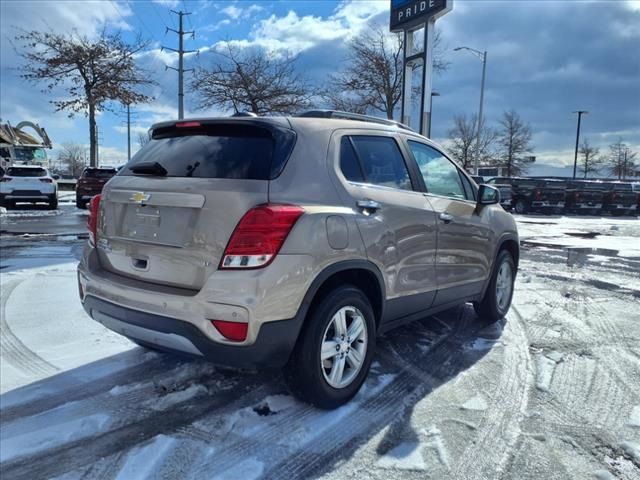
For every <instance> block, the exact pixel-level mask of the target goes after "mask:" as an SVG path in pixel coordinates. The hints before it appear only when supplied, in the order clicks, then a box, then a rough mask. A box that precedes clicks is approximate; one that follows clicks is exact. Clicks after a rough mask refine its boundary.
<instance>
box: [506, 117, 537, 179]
mask: <svg viewBox="0 0 640 480" xmlns="http://www.w3.org/2000/svg"><path fill="white" fill-rule="evenodd" d="M499 123H500V128H499V130H498V144H499V145H500V151H499V154H500V163H501V164H502V166H504V167H506V168H507V176H509V177H510V176H512V175H520V174H522V173H524V172H526V170H527V168H528V164H527V162H526V159H525V158H524V154H526V153H530V152H532V151H533V147H532V145H531V127H530V126H529V124H528V123H525V122H524V121H523V120H522V119H521V118H520V115H518V114H517V113H516V112H515V111H514V110H510V111H508V112H504V113H503V114H502V119H501V120H500V122H499Z"/></svg>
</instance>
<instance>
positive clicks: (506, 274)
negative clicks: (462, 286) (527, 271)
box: [473, 250, 516, 321]
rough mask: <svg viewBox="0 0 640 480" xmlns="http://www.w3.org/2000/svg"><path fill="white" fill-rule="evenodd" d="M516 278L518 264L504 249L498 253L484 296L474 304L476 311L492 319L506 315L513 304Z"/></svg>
mask: <svg viewBox="0 0 640 480" xmlns="http://www.w3.org/2000/svg"><path fill="white" fill-rule="evenodd" d="M515 280H516V265H515V262H514V261H513V257H512V256H511V253H509V252H508V251H507V250H502V251H501V252H500V253H499V254H498V258H497V260H496V264H495V266H494V268H493V273H492V274H491V280H490V281H489V286H488V287H487V290H486V291H485V293H484V297H483V298H482V300H480V301H479V302H476V303H474V304H473V307H474V309H475V311H476V313H477V314H478V315H479V316H480V317H482V318H485V319H487V320H491V321H495V320H499V319H500V318H502V317H504V316H505V315H506V314H507V312H508V311H509V307H510V306H511V299H512V298H513V285H514V283H515Z"/></svg>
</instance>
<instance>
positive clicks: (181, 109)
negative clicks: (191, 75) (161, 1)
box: [160, 10, 195, 120]
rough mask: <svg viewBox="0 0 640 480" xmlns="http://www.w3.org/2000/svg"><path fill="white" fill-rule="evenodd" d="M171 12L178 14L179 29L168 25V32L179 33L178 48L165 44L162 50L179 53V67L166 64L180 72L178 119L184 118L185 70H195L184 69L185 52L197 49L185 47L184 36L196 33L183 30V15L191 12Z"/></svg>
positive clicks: (192, 35) (167, 67) (190, 69)
mask: <svg viewBox="0 0 640 480" xmlns="http://www.w3.org/2000/svg"><path fill="white" fill-rule="evenodd" d="M171 12H172V13H175V14H176V15H178V30H174V29H173V28H169V27H167V32H168V31H171V32H174V33H177V34H178V49H177V50H176V49H175V48H170V47H164V46H163V47H162V48H161V49H160V50H161V51H162V50H170V51H172V52H176V53H177V54H178V68H175V67H170V66H168V65H165V67H164V68H165V70H167V69H171V70H175V71H176V72H178V119H179V120H182V119H183V118H184V72H190V71H192V70H193V69H192V68H189V69H187V70H185V69H184V54H185V53H194V52H195V50H185V49H184V36H185V35H188V34H191V38H193V37H194V35H195V31H194V30H191V31H188V32H185V31H184V30H183V24H182V17H184V16H185V15H191V12H183V11H182V10H180V11H179V12H176V11H175V10H171Z"/></svg>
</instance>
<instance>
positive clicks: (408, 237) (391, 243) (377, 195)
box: [340, 134, 437, 320]
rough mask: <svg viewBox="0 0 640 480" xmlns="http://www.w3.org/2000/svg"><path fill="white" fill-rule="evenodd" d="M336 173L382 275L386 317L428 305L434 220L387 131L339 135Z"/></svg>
mask: <svg viewBox="0 0 640 480" xmlns="http://www.w3.org/2000/svg"><path fill="white" fill-rule="evenodd" d="M340 171H341V173H342V175H343V176H344V178H345V180H346V182H344V185H345V187H346V190H347V192H348V195H347V197H346V201H347V202H348V203H350V204H351V205H350V206H352V208H355V209H356V211H357V212H358V213H359V214H358V217H357V224H358V228H359V230H360V233H361V236H362V239H363V241H364V244H365V249H366V253H367V257H368V258H369V259H370V260H371V261H372V262H374V263H375V264H376V265H377V266H378V267H379V269H380V271H381V272H382V273H383V275H384V276H385V284H386V287H387V292H386V293H387V300H388V301H387V305H386V307H385V320H395V319H398V318H402V317H404V316H407V315H410V314H413V313H417V312H419V311H422V310H425V309H427V308H429V307H430V306H431V304H432V301H433V298H434V297H435V293H436V288H437V284H436V275H435V253H436V248H435V247H436V219H435V214H434V212H433V211H431V208H430V206H429V204H428V202H427V201H426V198H425V197H424V195H423V193H421V192H420V191H416V189H415V188H414V184H415V182H416V181H417V176H416V175H417V174H416V172H415V171H414V172H412V174H410V173H409V169H408V168H407V164H406V161H405V158H404V157H403V154H402V151H401V149H400V147H399V145H398V143H397V141H396V139H395V138H394V137H393V136H391V135H383V134H380V135H371V134H366V135H365V134H349V135H343V136H342V137H341V139H340Z"/></svg>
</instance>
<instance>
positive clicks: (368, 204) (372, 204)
mask: <svg viewBox="0 0 640 480" xmlns="http://www.w3.org/2000/svg"><path fill="white" fill-rule="evenodd" d="M356 205H358V207H360V208H362V209H363V210H372V211H376V210H378V209H379V208H380V207H381V206H382V205H380V204H379V203H378V202H376V201H375V200H358V201H357V202H356Z"/></svg>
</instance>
